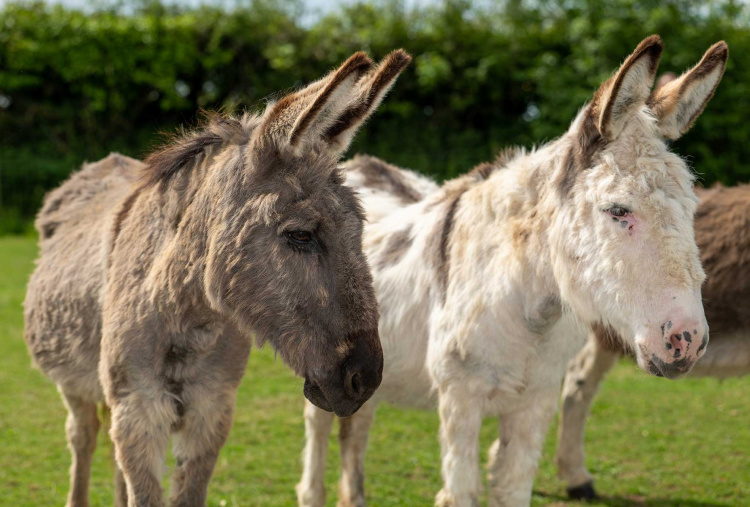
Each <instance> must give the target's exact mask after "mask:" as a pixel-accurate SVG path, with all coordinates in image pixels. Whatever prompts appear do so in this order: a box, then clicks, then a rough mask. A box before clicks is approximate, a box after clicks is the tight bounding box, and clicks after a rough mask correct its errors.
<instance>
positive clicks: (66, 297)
mask: <svg viewBox="0 0 750 507" xmlns="http://www.w3.org/2000/svg"><path fill="white" fill-rule="evenodd" d="M131 161H132V162H131ZM138 165H140V163H139V162H137V161H134V160H132V159H128V158H127V157H122V156H118V155H110V156H109V157H107V158H106V159H104V160H102V161H100V162H97V163H94V164H90V165H88V166H86V167H85V168H84V169H83V170H82V171H80V172H79V173H76V174H75V175H73V177H71V178H70V179H69V180H68V181H66V182H65V183H64V184H63V185H62V186H61V187H60V188H58V189H56V190H54V191H53V192H51V193H50V194H49V195H48V196H47V198H46V199H45V205H44V207H43V208H42V211H41V212H40V213H39V216H38V218H37V223H36V225H37V229H38V231H39V233H40V246H41V251H40V256H39V260H38V263H37V267H36V269H35V270H34V273H33V275H32V276H31V279H30V280H29V286H28V289H27V292H26V300H25V302H24V308H25V312H24V317H25V340H26V344H27V346H28V349H29V353H30V354H31V356H32V358H33V361H34V363H35V364H36V365H37V366H38V367H39V369H40V370H42V371H43V372H44V373H45V374H46V375H47V376H48V377H49V378H50V379H51V380H52V381H53V382H54V383H55V384H57V385H58V386H60V387H61V388H62V389H63V390H64V391H65V392H67V393H69V394H72V395H76V396H80V397H82V398H84V399H87V400H91V401H100V400H102V399H103V393H102V389H101V386H100V385H99V380H98V375H97V370H98V364H99V345H100V341H101V295H102V288H103V285H104V281H105V270H106V262H107V261H106V259H107V250H108V247H109V242H110V241H111V240H110V236H111V234H110V233H111V230H112V221H113V216H114V214H115V213H116V212H117V210H119V206H120V203H121V202H122V200H123V199H124V198H125V197H126V196H127V195H128V194H129V192H130V190H131V187H132V181H133V180H134V179H135V172H136V171H135V169H137V167H138Z"/></svg>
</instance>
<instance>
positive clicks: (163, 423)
mask: <svg viewBox="0 0 750 507" xmlns="http://www.w3.org/2000/svg"><path fill="white" fill-rule="evenodd" d="M107 401H108V403H109V405H110V407H111V408H112V429H111V430H110V436H111V437H112V442H113V443H114V445H115V456H116V458H117V463H118V464H119V465H120V468H121V469H122V473H123V475H124V477H125V485H126V489H127V497H128V506H129V507H154V506H161V505H164V498H163V491H162V487H161V478H162V473H163V470H164V459H165V456H166V451H167V445H169V435H170V429H171V427H172V425H173V424H174V422H175V421H176V420H177V416H176V413H175V406H174V400H173V398H171V397H170V396H169V395H167V394H166V393H165V392H163V391H162V390H160V389H159V388H154V389H151V390H148V391H138V392H131V393H130V394H129V395H128V396H126V397H121V398H115V397H111V398H110V399H108V400H107Z"/></svg>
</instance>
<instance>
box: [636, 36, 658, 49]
mask: <svg viewBox="0 0 750 507" xmlns="http://www.w3.org/2000/svg"><path fill="white" fill-rule="evenodd" d="M657 47H658V48H661V49H664V42H663V41H662V40H661V37H660V36H659V35H657V34H653V35H649V36H648V37H646V38H645V39H643V40H642V41H641V43H640V44H638V49H641V48H642V49H650V48H657Z"/></svg>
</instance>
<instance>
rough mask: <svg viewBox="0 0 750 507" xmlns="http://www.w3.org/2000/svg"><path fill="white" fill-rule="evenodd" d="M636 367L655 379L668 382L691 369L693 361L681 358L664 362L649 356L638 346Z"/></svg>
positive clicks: (654, 356)
mask: <svg viewBox="0 0 750 507" xmlns="http://www.w3.org/2000/svg"><path fill="white" fill-rule="evenodd" d="M637 358H638V366H640V367H641V369H642V370H643V371H646V372H648V373H650V374H651V375H654V376H657V377H664V378H668V379H670V380H677V379H678V378H680V377H683V376H684V375H685V374H687V373H688V372H689V371H690V370H691V369H692V368H693V364H695V361H693V360H691V359H689V358H687V357H683V358H682V359H678V360H675V361H669V362H666V361H664V360H662V359H661V358H659V357H657V356H656V354H649V353H648V351H647V350H646V348H645V347H644V346H643V345H640V344H639V345H638V354H637Z"/></svg>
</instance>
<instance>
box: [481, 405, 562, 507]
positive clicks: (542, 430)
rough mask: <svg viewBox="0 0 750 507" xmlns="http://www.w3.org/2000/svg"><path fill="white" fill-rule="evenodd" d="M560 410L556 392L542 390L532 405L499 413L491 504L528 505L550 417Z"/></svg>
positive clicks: (492, 474)
mask: <svg viewBox="0 0 750 507" xmlns="http://www.w3.org/2000/svg"><path fill="white" fill-rule="evenodd" d="M556 409H557V392H556V390H551V391H550V392H548V393H540V394H539V395H537V396H535V397H534V399H533V400H532V401H530V402H529V404H528V405H527V406H526V407H524V408H522V409H520V410H517V411H514V412H512V413H507V414H503V415H501V416H500V440H499V443H496V444H495V445H493V446H492V449H491V455H490V466H489V469H490V474H489V475H490V477H489V478H490V499H489V505H490V506H491V507H500V506H503V507H510V506H513V507H515V506H528V505H530V504H531V492H532V486H533V484H534V476H535V475H536V471H537V468H538V466H539V459H540V458H541V456H542V446H543V445H544V437H545V435H546V433H547V429H548V427H549V423H550V420H551V419H552V416H553V415H554V414H555V410H556Z"/></svg>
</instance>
